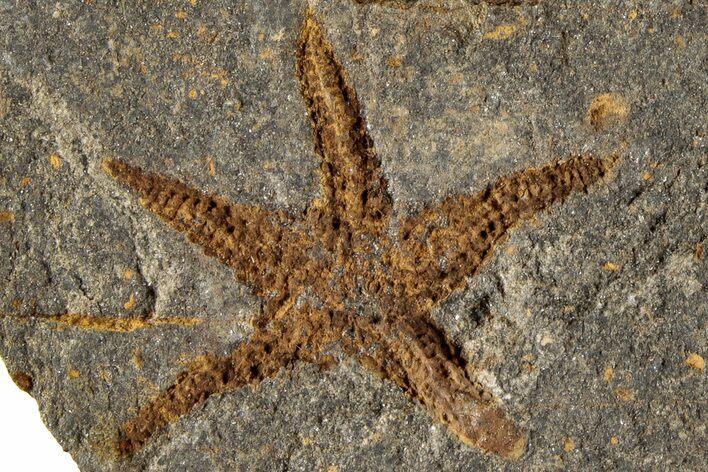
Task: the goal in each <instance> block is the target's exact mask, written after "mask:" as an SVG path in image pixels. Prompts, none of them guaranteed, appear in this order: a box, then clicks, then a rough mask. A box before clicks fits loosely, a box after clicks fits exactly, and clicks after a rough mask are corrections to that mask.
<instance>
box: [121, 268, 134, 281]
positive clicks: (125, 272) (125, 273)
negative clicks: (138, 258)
mask: <svg viewBox="0 0 708 472" xmlns="http://www.w3.org/2000/svg"><path fill="white" fill-rule="evenodd" d="M121 276H122V277H123V278H124V279H125V280H131V279H132V278H133V277H134V276H135V271H134V270H132V269H123V272H122V273H121Z"/></svg>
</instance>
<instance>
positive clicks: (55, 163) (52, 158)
mask: <svg viewBox="0 0 708 472" xmlns="http://www.w3.org/2000/svg"><path fill="white" fill-rule="evenodd" d="M48 159H49V163H50V164H51V165H52V167H54V168H55V169H57V170H59V169H61V157H59V154H56V153H52V154H50V155H49V158H48Z"/></svg>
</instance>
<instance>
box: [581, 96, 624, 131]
mask: <svg viewBox="0 0 708 472" xmlns="http://www.w3.org/2000/svg"><path fill="white" fill-rule="evenodd" d="M629 111H630V106H629V103H627V100H626V99H625V98H624V97H623V96H622V95H620V94H618V93H602V94H600V95H598V96H597V97H595V99H594V100H593V101H592V103H591V104H590V107H589V108H588V112H587V115H586V116H585V121H586V122H587V123H588V124H589V125H590V126H591V127H592V128H593V129H594V130H595V131H603V130H606V129H609V128H611V127H613V126H616V125H619V124H623V123H625V122H626V121H627V118H628V117H629Z"/></svg>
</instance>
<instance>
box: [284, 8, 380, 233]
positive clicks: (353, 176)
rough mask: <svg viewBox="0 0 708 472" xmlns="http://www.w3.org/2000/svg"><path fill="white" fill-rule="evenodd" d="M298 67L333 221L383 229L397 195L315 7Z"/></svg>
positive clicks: (308, 15)
mask: <svg viewBox="0 0 708 472" xmlns="http://www.w3.org/2000/svg"><path fill="white" fill-rule="evenodd" d="M296 72H297V78H298V80H299V82H300V91H301V94H302V96H303V99H304V100H305V105H306V107H307V110H308V112H309V115H310V119H311V120H312V125H313V129H314V144H315V151H316V153H317V154H318V156H319V157H320V159H321V164H320V180H321V182H320V183H321V187H322V198H323V201H324V205H323V206H324V207H326V208H327V210H328V211H329V212H330V213H331V215H329V216H330V217H331V218H332V219H333V225H334V226H335V227H338V226H339V225H340V224H349V225H350V226H351V227H352V229H354V230H360V231H367V232H369V233H371V234H375V235H381V234H383V232H384V231H385V229H386V228H387V226H388V217H389V214H390V211H391V199H390V196H389V195H388V190H387V182H386V179H385V177H384V175H383V172H382V170H381V165H380V164H381V163H380V161H379V159H378V157H377V156H376V153H375V151H374V145H373V141H372V139H371V137H370V136H369V134H368V132H367V130H366V122H365V120H364V118H363V116H362V114H361V109H360V105H359V101H358V99H357V96H356V92H355V90H354V88H353V87H351V86H350V85H349V83H348V78H347V75H346V73H345V71H344V69H343V68H342V66H341V64H340V63H339V61H338V60H337V58H336V56H335V53H334V50H333V48H332V45H331V44H330V42H329V41H328V39H327V37H326V36H325V33H324V31H323V28H322V26H321V25H320V23H319V22H318V21H317V19H316V18H315V16H314V14H313V13H312V11H310V10H308V11H307V13H306V17H305V21H304V23H303V26H302V29H301V31H300V40H299V47H298V53H297V63H296Z"/></svg>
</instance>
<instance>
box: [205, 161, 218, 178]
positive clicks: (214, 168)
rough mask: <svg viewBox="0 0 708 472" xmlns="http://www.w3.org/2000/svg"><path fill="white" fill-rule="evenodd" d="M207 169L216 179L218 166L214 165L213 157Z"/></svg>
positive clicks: (208, 162)
mask: <svg viewBox="0 0 708 472" xmlns="http://www.w3.org/2000/svg"><path fill="white" fill-rule="evenodd" d="M207 167H208V169H209V175H210V176H212V177H214V176H215V175H216V164H214V159H212V158H211V157H210V158H208V159H207Z"/></svg>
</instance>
